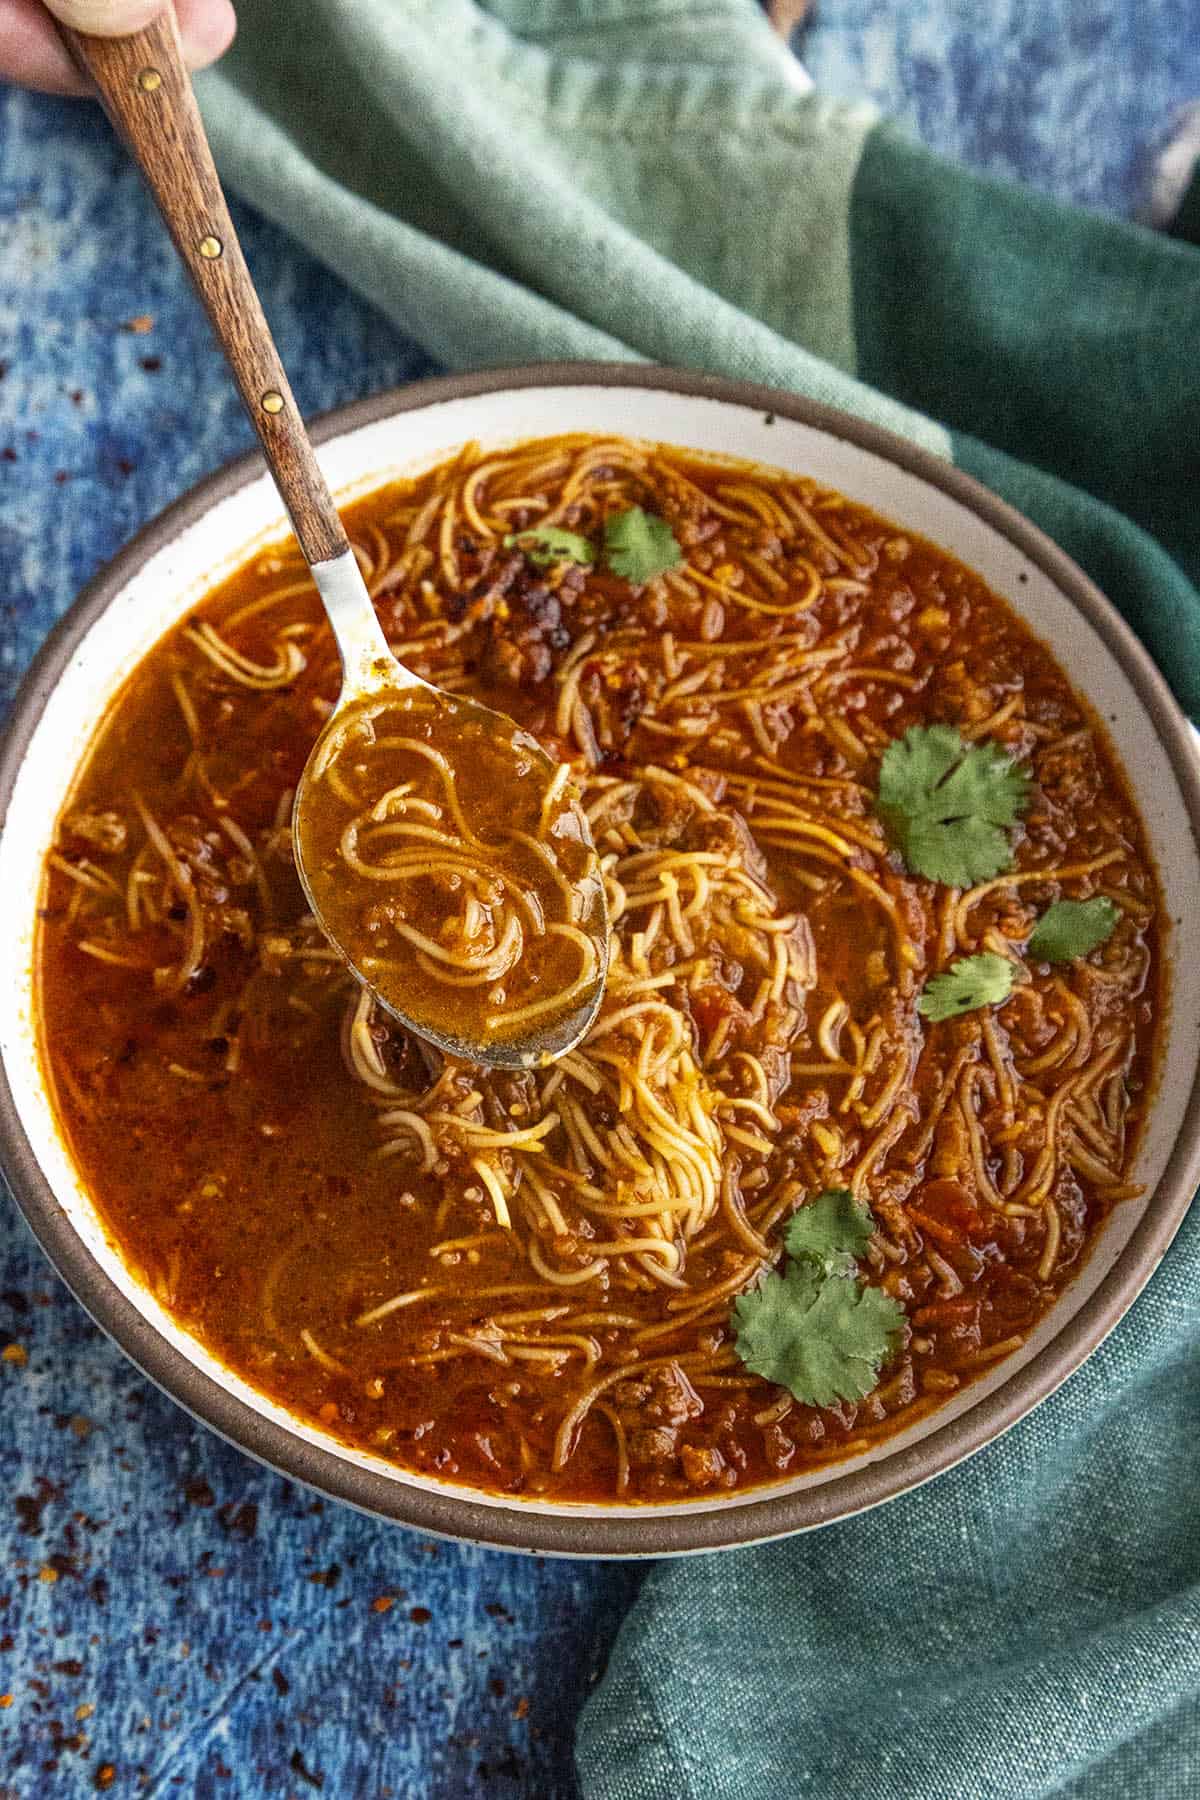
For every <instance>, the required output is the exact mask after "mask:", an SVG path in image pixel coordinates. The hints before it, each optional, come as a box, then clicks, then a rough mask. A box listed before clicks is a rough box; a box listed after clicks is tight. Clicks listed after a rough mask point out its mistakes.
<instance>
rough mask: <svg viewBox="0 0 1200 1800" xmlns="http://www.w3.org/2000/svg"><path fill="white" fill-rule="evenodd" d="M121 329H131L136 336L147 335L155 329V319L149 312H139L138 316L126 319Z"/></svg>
mask: <svg viewBox="0 0 1200 1800" xmlns="http://www.w3.org/2000/svg"><path fill="white" fill-rule="evenodd" d="M121 330H122V331H131V332H132V333H133V335H134V337H145V336H146V334H147V332H150V331H153V330H154V320H153V318H152V317H151V315H150V314H149V313H138V314H137V315H136V317H134V318H132V319H126V321H125V323H124V324H123V325H122V327H121Z"/></svg>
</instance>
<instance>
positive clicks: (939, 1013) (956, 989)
mask: <svg viewBox="0 0 1200 1800" xmlns="http://www.w3.org/2000/svg"><path fill="white" fill-rule="evenodd" d="M1012 990H1013V965H1012V963H1011V962H1010V961H1009V959H1008V957H1007V956H996V955H995V954H994V952H992V951H991V950H984V951H983V952H982V953H981V954H980V955H979V956H960V957H959V959H958V961H957V962H956V963H951V965H950V967H949V969H948V970H947V971H946V973H945V974H944V975H933V976H931V977H930V979H929V980H928V981H927V982H926V983H925V991H924V993H923V994H922V995H921V998H920V999H919V1000H918V1001H917V1011H918V1012H919V1013H921V1014H922V1015H923V1017H924V1018H926V1019H929V1020H931V1021H932V1023H933V1024H935V1025H936V1024H937V1022H938V1020H939V1019H956V1018H957V1017H958V1015H959V1013H968V1012H977V1011H978V1010H979V1008H980V1007H981V1006H999V1004H1000V1002H1001V1001H1002V1000H1007V999H1008V996H1009V995H1010V994H1011V993H1012Z"/></svg>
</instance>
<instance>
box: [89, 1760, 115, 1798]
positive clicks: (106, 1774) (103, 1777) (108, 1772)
mask: <svg viewBox="0 0 1200 1800" xmlns="http://www.w3.org/2000/svg"><path fill="white" fill-rule="evenodd" d="M116 1779H117V1765H116V1763H101V1764H100V1767H99V1768H98V1769H97V1770H96V1778H95V1781H94V1782H93V1783H92V1785H93V1787H95V1788H96V1789H97V1791H98V1792H99V1793H101V1794H103V1793H105V1792H106V1791H107V1790H108V1789H109V1788H110V1787H111V1786H112V1784H113V1782H114V1781H115V1780H116Z"/></svg>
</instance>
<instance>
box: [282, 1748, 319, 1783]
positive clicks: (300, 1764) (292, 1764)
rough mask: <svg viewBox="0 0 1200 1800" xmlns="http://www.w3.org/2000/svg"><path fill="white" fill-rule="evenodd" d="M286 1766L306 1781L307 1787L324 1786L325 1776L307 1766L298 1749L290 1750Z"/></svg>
mask: <svg viewBox="0 0 1200 1800" xmlns="http://www.w3.org/2000/svg"><path fill="white" fill-rule="evenodd" d="M288 1767H289V1769H291V1771H292V1774H293V1775H298V1776H299V1777H300V1779H301V1781H306V1782H307V1783H308V1785H309V1787H311V1788H317V1789H321V1788H323V1787H324V1786H325V1777H324V1776H323V1775H318V1774H317V1773H316V1771H315V1770H313V1769H310V1768H309V1767H308V1765H307V1764H306V1763H305V1761H304V1758H303V1756H301V1754H300V1752H299V1750H293V1751H292V1754H291V1756H290V1758H289V1759H288Z"/></svg>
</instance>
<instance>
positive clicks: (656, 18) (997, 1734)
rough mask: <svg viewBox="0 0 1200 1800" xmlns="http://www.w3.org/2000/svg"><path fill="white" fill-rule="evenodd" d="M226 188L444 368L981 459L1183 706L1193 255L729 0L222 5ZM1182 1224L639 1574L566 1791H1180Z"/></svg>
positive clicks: (1196, 1234) (219, 106) (1192, 563)
mask: <svg viewBox="0 0 1200 1800" xmlns="http://www.w3.org/2000/svg"><path fill="white" fill-rule="evenodd" d="M239 11H240V15H241V32H240V35H239V39H238V44H237V46H236V48H235V50H234V52H233V53H232V54H231V56H230V57H229V58H228V59H227V60H226V62H225V63H224V64H223V65H222V67H221V70H220V71H218V72H216V73H212V74H210V75H208V76H206V77H204V78H203V81H202V84H201V86H202V100H203V104H204V109H205V114H206V117H207V120H208V124H209V128H210V131H211V133H212V136H213V140H214V143H215V146H216V149H217V153H218V159H219V161H220V162H221V164H222V166H223V169H224V172H225V174H226V175H227V177H228V179H229V181H230V182H231V184H232V185H233V186H234V187H235V188H236V189H237V190H238V191H239V192H240V193H241V194H243V195H244V196H245V197H246V198H248V199H250V200H251V201H253V202H254V203H255V204H257V205H258V206H259V207H260V208H262V209H263V210H264V211H265V212H267V213H268V214H270V215H271V216H272V217H273V218H275V219H276V220H278V221H280V222H281V223H282V224H284V225H285V226H287V227H288V228H289V229H290V230H291V231H292V232H293V233H294V234H295V235H296V236H297V237H298V238H300V239H301V240H302V241H303V242H304V243H305V244H306V245H307V246H308V247H309V248H310V249H312V250H314V251H315V252H317V253H318V254H319V255H321V256H323V257H324V258H325V259H326V260H327V261H328V262H329V263H330V264H331V265H332V266H333V267H334V268H336V269H337V271H338V272H339V273H340V274H341V275H343V276H344V277H346V278H347V279H348V280H349V281H351V282H352V283H353V284H354V285H355V286H356V287H357V288H358V289H359V290H360V291H361V292H363V293H364V294H366V295H368V296H369V297H370V298H371V299H372V300H374V301H375V302H376V303H377V304H378V305H379V306H380V307H382V308H383V309H384V311H385V312H387V313H388V314H389V315H390V316H391V317H392V318H393V319H394V320H395V321H396V322H397V324H399V325H400V326H401V327H403V329H405V330H406V331H407V332H409V333H411V334H413V335H415V336H416V337H417V338H419V339H420V340H421V341H422V342H423V343H424V344H425V345H426V347H427V348H428V349H429V350H430V352H431V353H432V354H433V355H434V356H436V357H438V358H439V359H440V360H442V361H443V362H445V363H448V364H450V365H453V366H460V367H461V366H466V365H479V364H488V363H501V362H519V361H538V360H544V359H547V358H560V357H581V356H582V357H600V358H610V359H618V358H620V359H629V358H636V359H648V360H652V361H659V362H664V363H674V364H681V365H685V366H690V367H695V368H704V369H709V370H712V371H716V372H718V373H721V374H726V375H732V376H741V377H748V378H752V379H754V380H757V381H764V382H771V383H774V384H776V385H778V386H780V387H783V388H788V389H793V390H797V391H800V392H803V393H806V394H809V395H812V396H814V397H815V398H818V399H820V400H824V401H827V402H830V403H832V404H834V405H838V406H842V407H845V408H847V409H849V410H850V411H852V412H855V413H859V414H861V415H863V416H865V417H868V418H870V419H873V420H875V421H876V422H878V423H881V424H884V425H888V426H891V427H892V428H893V429H894V430H897V431H900V432H903V433H905V434H906V435H907V436H909V437H911V438H913V439H915V440H917V441H919V442H921V443H923V444H924V445H926V446H927V447H928V448H931V449H933V450H935V451H937V452H939V453H941V454H942V455H944V456H947V457H952V458H953V459H954V460H955V461H956V462H957V463H959V464H960V465H961V466H963V467H965V468H967V469H969V470H970V471H972V472H973V473H975V474H977V475H979V476H980V477H981V478H982V479H983V480H984V481H986V482H987V483H988V484H989V485H990V486H992V487H993V488H995V489H996V490H998V491H999V492H1000V493H1002V494H1004V495H1005V496H1006V497H1007V498H1008V499H1010V500H1011V501H1013V502H1014V504H1016V505H1017V506H1018V507H1020V508H1021V509H1022V510H1023V511H1024V512H1026V513H1027V514H1028V515H1029V516H1031V517H1032V518H1034V519H1035V520H1036V521H1037V522H1038V523H1039V524H1041V525H1042V526H1043V527H1044V528H1045V529H1046V530H1047V531H1048V532H1049V533H1050V534H1051V536H1053V537H1054V538H1056V539H1057V541H1058V542H1059V543H1061V544H1062V545H1063V546H1064V547H1065V548H1066V549H1067V550H1069V551H1070V552H1071V553H1072V554H1073V555H1074V556H1075V557H1076V558H1077V559H1078V561H1079V562H1081V563H1082V564H1083V565H1084V567H1085V568H1087V569H1088V570H1089V572H1090V573H1091V574H1092V575H1093V576H1094V577H1095V578H1096V579H1097V581H1099V583H1100V584H1101V586H1102V587H1104V588H1105V590H1106V591H1107V592H1108V593H1109V595H1110V596H1111V597H1112V599H1113V600H1114V601H1115V602H1116V603H1117V605H1118V606H1119V607H1121V609H1122V610H1123V611H1124V613H1125V614H1126V616H1127V618H1129V620H1130V621H1131V623H1132V624H1133V625H1134V626H1135V628H1136V629H1137V630H1138V631H1139V632H1140V633H1141V634H1142V636H1143V638H1144V639H1145V641H1146V642H1147V644H1148V645H1149V646H1150V648H1151V650H1152V652H1153V653H1154V654H1155V656H1156V657H1157V658H1158V661H1159V662H1160V664H1161V665H1162V667H1163V669H1164V670H1165V672H1166V673H1167V675H1168V677H1169V679H1170V680H1171V682H1172V683H1173V685H1174V688H1175V691H1176V693H1177V694H1178V695H1179V697H1180V699H1181V701H1182V702H1183V704H1184V705H1185V707H1187V708H1188V709H1189V710H1190V711H1191V712H1192V713H1193V715H1194V716H1197V717H1200V596H1198V595H1197V592H1196V588H1195V586H1194V583H1195V582H1196V581H1197V580H1200V504H1198V502H1200V429H1198V427H1197V422H1196V388H1195V355H1196V345H1197V341H1198V334H1197V327H1198V324H1200V253H1198V252H1197V250H1196V249H1194V248H1193V247H1192V246H1190V245H1189V244H1187V243H1183V242H1176V241H1171V240H1168V239H1166V238H1160V237H1156V236H1155V235H1153V234H1151V233H1150V232H1147V231H1143V230H1141V229H1139V228H1137V227H1134V226H1127V225H1124V224H1121V223H1119V222H1116V221H1113V220H1110V219H1105V218H1099V217H1095V216H1092V215H1089V214H1084V213H1080V212H1076V211H1072V210H1071V209H1069V208H1066V207H1063V206H1060V205H1057V204H1055V203H1053V202H1051V201H1048V200H1045V199H1042V198H1039V197H1037V196H1035V195H1032V194H1028V193H1025V192H1023V191H1020V190H1017V189H1014V188H1011V187H1006V186H1003V185H1000V184H997V183H995V182H991V181H987V180H982V179H980V178H978V177H975V176H971V175H969V174H966V173H964V172H962V171H960V170H956V169H953V168H951V167H949V166H947V165H946V164H944V163H942V162H941V161H940V160H939V159H937V158H936V157H934V156H931V155H929V154H928V153H926V152H925V151H923V150H921V149H919V148H916V147H914V146H913V145H911V144H909V143H908V142H906V141H905V140H904V138H903V137H902V136H900V135H899V134H898V133H896V132H895V131H893V130H892V129H890V128H889V127H888V126H887V125H886V124H883V123H881V122H880V121H879V120H878V119H877V118H876V116H875V115H874V114H873V113H872V112H871V111H870V110H868V109H866V108H864V107H861V106H854V105H846V104H840V103H832V102H830V101H828V100H825V99H822V98H821V97H819V96H815V95H813V94H811V93H809V92H806V84H805V82H804V80H803V78H802V77H800V76H799V75H798V72H797V68H796V65H795V63H794V62H793V60H792V59H791V57H790V55H789V53H788V51H787V50H786V48H785V47H784V46H783V45H782V43H781V42H780V41H779V40H778V38H776V37H775V36H774V34H773V33H772V32H771V31H770V29H769V27H768V26H767V24H766V23H765V21H764V19H763V18H762V16H761V14H760V13H759V11H758V9H757V7H756V6H755V5H754V3H753V0H489V3H488V4H487V5H486V6H484V5H475V4H471V3H470V0H307V3H306V5H305V7H304V9H303V18H302V20H301V19H300V17H299V15H298V14H297V12H296V10H295V9H293V8H289V7H285V6H284V5H283V4H282V3H281V0H240V7H239ZM1198 1345H1200V1219H1197V1220H1194V1221H1192V1222H1190V1223H1189V1224H1188V1225H1187V1226H1186V1227H1185V1229H1184V1231H1183V1232H1182V1233H1181V1234H1180V1238H1179V1240H1178V1241H1177V1243H1176V1245H1175V1247H1174V1250H1173V1251H1172V1253H1171V1255H1170V1257H1169V1258H1168V1261H1167V1263H1166V1265H1165V1266H1164V1268H1163V1270H1162V1271H1161V1272H1160V1273H1159V1275H1158V1276H1157V1277H1156V1279H1155V1281H1154V1283H1153V1285H1152V1288H1151V1290H1150V1291H1149V1293H1148V1294H1147V1296H1146V1297H1145V1298H1144V1299H1143V1300H1142V1301H1141V1302H1140V1303H1139V1305H1138V1307H1137V1308H1136V1309H1135V1312H1134V1314H1133V1315H1132V1316H1131V1318H1130V1319H1129V1320H1127V1321H1126V1322H1125V1324H1124V1325H1123V1326H1122V1327H1121V1329H1120V1330H1119V1332H1118V1333H1117V1334H1116V1335H1115V1336H1114V1338H1113V1339H1112V1340H1111V1341H1110V1342H1109V1344H1108V1345H1107V1346H1106V1347H1105V1348H1104V1349H1103V1350H1102V1351H1101V1352H1100V1353H1099V1354H1098V1355H1097V1356H1096V1357H1095V1358H1094V1359H1093V1360H1092V1362H1091V1363H1090V1364H1089V1365H1088V1367H1087V1369H1086V1370H1085V1371H1084V1372H1083V1373H1081V1374H1080V1375H1079V1376H1077V1377H1076V1378H1075V1379H1074V1380H1073V1381H1072V1382H1071V1383H1070V1384H1069V1385H1068V1387H1067V1388H1066V1389H1064V1390H1063V1391H1062V1392H1061V1393H1060V1394H1059V1395H1057V1396H1056V1397H1055V1398H1054V1399H1053V1400H1052V1401H1051V1402H1049V1403H1048V1404H1047V1405H1046V1406H1045V1407H1044V1408H1043V1409H1042V1410H1041V1411H1040V1412H1039V1413H1038V1414H1037V1415H1036V1416H1035V1417H1033V1418H1031V1419H1029V1420H1027V1421H1026V1422H1025V1423H1024V1424H1023V1425H1022V1426H1021V1427H1019V1428H1018V1429H1016V1430H1015V1431H1014V1432H1012V1433H1011V1435H1010V1436H1009V1437H1008V1438H1007V1439H1006V1440H1004V1442H1002V1443H1001V1444H999V1445H996V1446H993V1447H992V1448H991V1449H990V1450H988V1451H987V1452H985V1453H984V1454H982V1455H981V1456H980V1457H978V1458H977V1459H976V1460H975V1461H974V1462H973V1463H972V1464H971V1465H970V1466H968V1467H965V1468H962V1469H960V1470H958V1471H955V1472H954V1473H952V1474H950V1475H947V1476H944V1477H943V1478H942V1479H941V1480H940V1481H939V1482H938V1483H936V1485H934V1486H933V1487H931V1488H929V1489H927V1490H924V1491H922V1492H919V1493H917V1494H914V1495H912V1496H910V1497H908V1498H906V1499H904V1500H902V1501H897V1502H895V1503H893V1504H892V1505H891V1506H890V1507H888V1508H886V1509H884V1510H883V1511H881V1512H878V1513H876V1514H873V1515H871V1516H869V1517H866V1518H862V1519H857V1520H850V1521H846V1522H844V1523H842V1524H840V1525H838V1526H835V1527H832V1528H830V1529H828V1530H826V1531H823V1532H821V1533H818V1534H816V1535H813V1536H810V1537H807V1538H804V1539H800V1540H797V1541H794V1542H792V1543H789V1544H784V1545H779V1546H774V1547H770V1548H767V1549H764V1550H757V1551H746V1552H741V1553H738V1554H736V1555H731V1556H728V1557H724V1558H721V1559H720V1560H713V1559H705V1560H700V1561H693V1562H691V1563H684V1564H678V1565H662V1566H660V1567H659V1568H658V1569H656V1570H655V1571H654V1572H653V1573H652V1574H651V1575H650V1577H649V1579H648V1582H647V1584H646V1586H645V1588H644V1589H643V1592H642V1594H641V1597H640V1598H639V1600H638V1602H637V1603H636V1605H635V1606H634V1609H633V1612H632V1614H631V1616H630V1618H629V1620H628V1621H627V1623H626V1625H625V1627H624V1629H623V1631H622V1634H621V1637H620V1639H619V1641H618V1644H617V1646H616V1649H615V1651H614V1654H613V1657H612V1660H611V1664H610V1668H609V1671H608V1674H607V1677H606V1679H605V1681H604V1683H603V1684H602V1686H601V1687H600V1689H599V1690H598V1692H597V1694H596V1695H595V1696H594V1698H593V1699H592V1701H591V1703H590V1704H589V1706H588V1708H587V1710H586V1712H585V1715H584V1717H583V1720H582V1722H581V1725H580V1731H579V1740H578V1755H579V1769H580V1779H581V1783H582V1786H583V1790H584V1793H585V1794H586V1795H587V1796H589V1800H601V1797H603V1800H650V1797H651V1796H654V1797H656V1800H657V1797H658V1796H661V1797H662V1800H689V1797H692V1796H695V1797H696V1800H700V1797H703V1800H725V1797H728V1800H735V1797H736V1800H740V1797H741V1796H743V1795H744V1796H747V1800H749V1797H750V1796H754V1800H766V1797H767V1796H771V1797H774V1796H783V1795H786V1796H789V1797H790V1796H793V1795H795V1796H798V1795H802V1794H808V1795H814V1796H835V1797H836V1800H855V1797H857V1796H860V1795H861V1796H863V1797H864V1800H866V1797H867V1796H870V1797H871V1800H889V1797H891V1796H903V1800H925V1797H928V1800H934V1797H935V1796H936V1797H937V1800H943V1797H947V1796H952V1797H955V1800H958V1797H960V1796H961V1797H963V1800H974V1797H976V1796H996V1797H997V1800H999V1797H1000V1796H1004V1797H1005V1800H1008V1797H1010V1796H1018V1797H1020V1800H1025V1797H1027V1796H1034V1795H1049V1794H1051V1793H1053V1794H1055V1795H1073V1796H1076V1795H1077V1796H1089V1797H1092V1796H1108V1795H1113V1796H1116V1795H1122V1796H1127V1795H1139V1794H1147V1795H1148V1794H1150V1793H1151V1792H1153V1793H1154V1794H1155V1795H1156V1796H1165V1797H1168V1800H1169V1797H1171V1796H1179V1797H1180V1800H1182V1797H1183V1796H1184V1795H1189V1796H1190V1795H1195V1794H1197V1793H1200V1709H1198V1707H1197V1692H1198V1689H1200V1589H1198V1588H1197V1585H1196V1584H1197V1579H1198V1576H1200V1532H1198V1531H1197V1530H1196V1529H1195V1509H1194V1504H1193V1493H1194V1485H1195V1484H1194V1455H1193V1446H1194V1444H1195V1441H1196V1424H1197V1414H1198V1411H1200V1351H1198V1349H1197V1346H1198Z"/></svg>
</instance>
